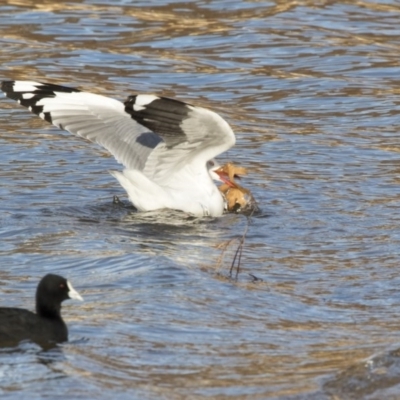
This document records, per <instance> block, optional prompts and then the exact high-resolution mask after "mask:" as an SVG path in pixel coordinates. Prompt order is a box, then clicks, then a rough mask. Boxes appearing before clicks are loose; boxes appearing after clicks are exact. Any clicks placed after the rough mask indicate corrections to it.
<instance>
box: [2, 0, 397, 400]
mask: <svg viewBox="0 0 400 400" xmlns="http://www.w3.org/2000/svg"><path fill="white" fill-rule="evenodd" d="M398 17H399V7H398V4H396V2H394V1H385V2H382V1H375V2H374V1H370V2H367V1H360V2H357V3H351V2H350V3H349V2H335V3H332V4H331V3H327V2H325V3H318V4H316V3H315V2H307V1H306V2H301V3H299V2H283V3H282V2H279V1H275V2H274V1H273V2H262V1H259V2H252V1H230V2H229V3H228V2H226V1H211V2H209V1H208V2H206V1H189V2H188V1H184V2H180V1H174V2H170V1H168V0H158V1H154V2H151V3H149V2H128V1H125V0H117V1H114V2H106V1H102V0H74V1H70V2H68V3H60V2H54V1H51V0H40V1H36V2H34V4H33V3H32V2H31V1H28V0H18V1H17V0H7V1H5V2H3V3H2V5H0V23H1V26H2V38H1V39H0V40H1V44H2V47H1V48H2V51H1V53H0V61H1V62H0V69H1V75H2V77H3V78H2V79H5V80H9V79H34V80H38V81H48V82H53V83H58V84H64V85H70V86H73V87H80V88H82V89H85V90H88V91H91V92H94V93H99V94H103V95H107V96H110V97H114V98H117V99H120V100H124V99H125V98H126V97H127V96H128V95H131V94H134V93H136V92H153V93H154V92H155V93H158V94H161V95H166V96H172V97H177V98H179V99H182V100H184V101H188V102H190V103H193V104H196V105H201V106H204V107H208V108H210V109H213V110H215V111H216V112H218V113H219V114H221V116H223V117H224V118H225V119H226V120H227V121H229V123H230V124H231V125H232V127H233V129H234V131H235V132H236V135H237V145H236V146H235V147H234V148H233V149H232V150H230V151H229V152H228V153H227V154H225V155H223V157H222V159H221V161H222V162H225V161H233V162H234V163H235V164H239V165H242V166H245V167H248V169H249V172H250V173H249V175H248V176H247V177H246V178H245V179H246V181H245V184H244V186H246V187H248V188H249V189H251V191H252V193H253V194H254V197H255V198H256V199H257V201H258V203H259V206H260V208H261V210H262V213H261V214H258V215H255V216H253V217H252V218H250V220H249V219H248V218H247V217H246V216H243V215H227V216H224V217H223V218H218V219H201V220H199V219H195V218H192V217H189V216H184V217H182V216H177V215H173V214H171V213H166V214H161V215H153V214H152V213H148V214H137V213H135V212H134V210H133V209H132V208H131V207H130V206H129V205H128V204H127V200H126V199H125V197H124V193H123V190H122V189H121V188H120V187H119V185H118V183H117V182H116V181H115V180H114V179H113V178H112V177H111V176H110V175H109V174H108V173H107V171H108V170H114V169H118V168H121V166H120V165H118V164H117V162H116V161H115V160H114V159H113V158H112V157H110V156H109V155H108V153H107V152H106V151H104V150H103V149H101V148H99V147H97V146H96V145H94V144H91V143H87V142H85V141H83V140H81V139H79V138H76V137H73V136H72V135H70V134H68V133H63V132H59V131H58V130H56V129H55V128H51V127H49V126H47V125H46V124H45V123H44V122H43V121H41V120H39V119H38V118H34V117H32V116H31V115H30V114H29V113H28V112H27V111H26V110H24V109H22V108H19V107H18V106H17V105H16V104H15V103H13V102H11V101H7V100H4V99H2V100H1V107H0V118H1V121H2V129H1V131H0V144H1V149H2V154H1V157H0V179H1V185H0V208H1V213H0V222H1V224H0V240H1V245H0V251H1V256H2V257H1V261H2V265H3V268H2V272H1V273H0V289H1V291H2V293H4V298H7V299H9V304H7V305H9V306H18V307H25V308H33V305H32V304H31V302H32V299H31V293H32V290H34V288H35V283H36V282H37V280H38V278H39V277H41V276H43V275H44V274H45V273H47V272H50V271H51V272H57V273H60V274H61V275H65V276H67V277H68V278H70V279H71V280H72V282H74V283H75V282H76V284H75V286H76V288H77V290H78V291H79V292H80V293H82V295H83V297H84V298H85V303H83V304H79V305H73V304H67V305H65V306H64V308H63V315H64V316H65V320H66V322H67V323H68V326H69V330H70V339H71V341H70V343H68V344H65V345H64V346H62V356H61V355H60V354H58V355H56V356H54V360H53V359H52V361H51V362H49V363H46V362H42V360H43V354H40V355H38V354H39V353H40V351H39V350H37V349H28V350H27V349H25V348H23V349H22V350H21V351H20V352H18V353H17V355H15V354H14V353H13V360H10V358H11V355H10V354H8V353H0V360H1V364H2V365H3V367H2V368H0V379H1V382H2V385H1V389H0V393H1V396H2V398H8V397H9V396H10V398H11V397H13V398H14V397H20V398H24V397H26V396H28V395H29V396H31V393H37V395H38V396H42V397H46V396H47V397H54V396H62V395H64V394H65V393H70V392H71V390H73V392H74V395H75V396H76V397H79V398H90V399H91V398H104V399H119V398H121V399H125V398H127V397H126V396H129V398H137V399H139V398H140V399H141V398H159V397H163V398H200V397H205V396H208V397H210V398H221V399H222V398H227V397H234V396H236V397H237V398H245V397H251V398H252V399H265V398H271V399H272V398H288V399H289V398H296V399H299V398H304V399H312V398H315V399H323V398H334V397H335V396H336V398H343V399H345V398H346V399H347V398H352V396H353V397H354V398H357V396H359V397H358V398H360V397H368V396H369V397H368V398H371V399H372V398H374V399H375V398H376V399H378V398H390V396H392V398H396V397H398V396H399V390H398V382H397V378H396V376H397V375H398V374H397V363H398V362H397V352H396V351H390V350H389V349H390V348H392V347H391V345H392V344H394V346H396V344H397V345H398V342H399V337H398V331H399V328H400V326H399V323H398V320H399V318H398V316H399V315H400V306H399V304H400V297H399V291H398V287H399V284H400V277H399V274H398V264H399V248H400V246H399V242H400V233H399V229H398V226H399V222H400V221H399V220H400V218H399V213H398V208H399V201H400V189H399V171H400V161H399V151H400V141H399V138H398V132H399V130H400V129H399V128H400V127H399V118H398V116H399V111H400V103H399V101H398V95H399V89H398V87H399V80H398V68H399V60H398V54H399V52H400V44H399V41H398V37H399V34H400V31H399V24H398ZM115 195H117V196H118V197H121V200H122V203H121V204H114V203H113V196H115ZM246 227H248V231H247V235H246V239H245V245H244V249H243V254H242V258H241V266H240V271H239V276H238V281H237V282H236V281H235V280H234V279H230V277H229V268H230V266H231V262H232V259H233V257H234V254H235V251H236V249H237V246H238V240H239V239H240V238H241V237H242V235H243V233H244V232H245V230H246ZM225 248H226V249H227V250H226V252H225V257H224V259H223V261H221V255H222V254H223V252H224V249H225ZM254 277H255V278H254ZM6 295H7V297H6ZM397 347H398V346H397ZM397 347H396V348H397ZM377 352H380V353H379V356H376V357H377V358H374V359H373V360H374V361H372V364H371V362H368V363H366V362H365V358H366V357H369V356H371V355H373V354H376V353H377ZM46 357H47V356H46Z"/></svg>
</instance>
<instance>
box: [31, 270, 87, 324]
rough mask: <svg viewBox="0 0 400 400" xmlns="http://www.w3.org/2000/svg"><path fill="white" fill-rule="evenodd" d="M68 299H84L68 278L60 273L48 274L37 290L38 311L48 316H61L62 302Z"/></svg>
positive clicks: (39, 313)
mask: <svg viewBox="0 0 400 400" xmlns="http://www.w3.org/2000/svg"><path fill="white" fill-rule="evenodd" d="M67 299H76V300H81V301H83V299H82V297H81V295H80V294H79V293H78V292H77V291H76V290H75V289H74V288H73V287H72V285H71V283H70V282H69V281H68V280H67V279H65V278H63V277H62V276H60V275H54V274H47V275H46V276H44V277H43V278H42V280H41V281H40V282H39V285H38V287H37V290H36V313H37V314H38V315H40V316H42V317H48V318H51V317H53V316H54V317H57V316H60V310H61V303H62V302H63V301H64V300H67Z"/></svg>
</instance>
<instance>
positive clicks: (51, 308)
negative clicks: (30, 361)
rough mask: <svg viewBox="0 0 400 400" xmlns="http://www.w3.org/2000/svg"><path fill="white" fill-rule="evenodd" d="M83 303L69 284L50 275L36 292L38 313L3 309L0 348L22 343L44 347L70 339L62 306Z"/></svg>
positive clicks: (42, 281) (1, 309) (0, 316)
mask: <svg viewBox="0 0 400 400" xmlns="http://www.w3.org/2000/svg"><path fill="white" fill-rule="evenodd" d="M67 299H77V300H83V299H82V297H81V296H80V295H79V293H78V292H77V291H75V289H74V288H73V287H72V285H71V284H70V283H69V281H68V280H67V279H65V278H63V277H61V276H59V275H54V274H48V275H46V276H45V277H43V278H42V279H41V281H40V282H39V285H38V287H37V290H36V314H35V313H33V312H31V311H28V310H25V309H22V308H5V307H3V308H0V346H3V347H4V346H12V345H16V344H18V343H19V342H20V341H22V340H31V341H33V342H35V343H38V344H41V345H44V344H50V343H53V344H54V343H61V342H65V341H67V340H68V328H67V326H66V325H65V322H64V321H63V319H62V317H61V303H62V302H63V301H64V300H67Z"/></svg>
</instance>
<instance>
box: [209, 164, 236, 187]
mask: <svg viewBox="0 0 400 400" xmlns="http://www.w3.org/2000/svg"><path fill="white" fill-rule="evenodd" d="M214 172H215V173H216V174H217V175H218V177H219V179H220V180H221V182H224V183H226V184H227V185H228V186H229V187H236V185H235V184H234V183H233V182H232V181H231V180H230V179H229V175H228V174H227V173H226V172H225V171H224V170H223V168H219V169H217V170H215V171H214Z"/></svg>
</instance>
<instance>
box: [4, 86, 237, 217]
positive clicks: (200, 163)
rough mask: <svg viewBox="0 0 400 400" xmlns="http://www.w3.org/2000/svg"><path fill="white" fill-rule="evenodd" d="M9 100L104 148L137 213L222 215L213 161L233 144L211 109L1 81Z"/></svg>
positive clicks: (145, 96)
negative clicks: (117, 164)
mask: <svg viewBox="0 0 400 400" xmlns="http://www.w3.org/2000/svg"><path fill="white" fill-rule="evenodd" d="M1 89H2V91H3V92H4V93H5V95H6V96H7V97H9V98H11V99H13V100H17V101H18V103H19V104H21V105H22V106H25V107H28V108H29V110H30V111H32V112H33V113H35V114H37V115H39V117H41V118H42V119H44V120H46V121H48V122H50V123H52V124H53V125H55V126H57V127H58V128H60V129H65V130H67V131H69V132H71V133H73V134H76V135H78V136H80V137H83V138H85V139H88V140H90V141H92V142H96V143H98V144H100V145H101V146H103V147H104V148H106V149H107V150H108V151H109V152H110V153H111V154H113V156H114V157H115V158H116V159H117V161H118V162H120V163H122V164H123V165H124V167H125V169H124V170H123V171H122V172H119V171H112V172H111V174H112V175H113V176H114V177H115V178H116V179H117V180H118V181H119V183H120V184H121V185H122V187H123V188H124V189H125V190H126V192H127V193H128V196H129V199H130V201H131V202H132V203H133V205H134V206H135V207H136V208H137V209H138V210H139V211H153V210H158V209H163V208H169V209H174V210H181V211H185V212H188V213H191V214H193V215H196V216H214V217H215V216H220V215H222V214H223V212H224V207H225V201H224V197H223V195H222V194H221V192H220V191H219V190H218V188H217V186H216V185H215V183H214V182H213V179H220V180H223V181H226V180H227V177H222V176H220V175H218V172H217V169H218V167H219V166H218V165H216V164H215V161H214V160H213V159H214V157H216V156H217V155H219V154H221V153H223V152H224V151H226V150H228V149H229V148H230V147H232V146H233V145H234V144H235V135H234V133H233V131H232V129H231V128H230V126H229V125H228V123H227V122H226V121H225V120H224V119H223V118H221V117H220V116H219V115H218V114H216V113H215V112H213V111H210V110H207V109H205V108H202V107H196V106H192V105H190V104H187V103H184V102H182V101H178V100H174V99H170V98H166V97H159V96H155V95H151V94H138V95H133V96H129V97H128V99H127V100H126V101H125V102H124V103H122V102H120V101H118V100H114V99H111V98H108V97H105V96H100V95H97V94H92V93H87V92H81V91H80V90H78V89H74V88H69V87H65V86H59V85H53V84H47V83H38V82H30V81H6V82H2V84H1Z"/></svg>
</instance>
